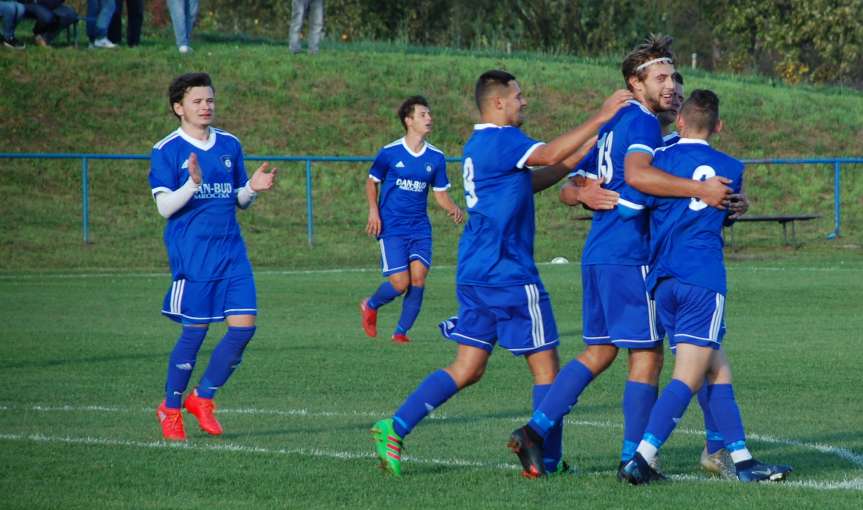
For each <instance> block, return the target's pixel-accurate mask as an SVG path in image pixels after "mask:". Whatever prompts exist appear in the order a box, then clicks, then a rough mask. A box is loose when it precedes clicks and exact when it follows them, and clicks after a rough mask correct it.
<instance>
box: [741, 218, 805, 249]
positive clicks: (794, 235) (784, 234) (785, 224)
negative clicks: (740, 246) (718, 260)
mask: <svg viewBox="0 0 863 510" xmlns="http://www.w3.org/2000/svg"><path fill="white" fill-rule="evenodd" d="M820 217H821V216H820V215H818V214H788V215H782V216H746V215H744V216H743V217H742V218H740V219H738V220H737V221H735V222H734V223H741V222H746V221H775V222H778V223H780V224H781V225H782V238H783V240H784V241H785V244H786V245H788V244H791V245H796V244H797V229H796V228H795V227H794V222H796V221H809V220H815V219H818V218H820ZM789 223H790V224H791V243H789V242H788V224H789ZM728 230H729V231H730V232H731V242H730V243H729V245H730V246H732V247H733V246H734V224H733V223H732V224H731V225H729V226H728Z"/></svg>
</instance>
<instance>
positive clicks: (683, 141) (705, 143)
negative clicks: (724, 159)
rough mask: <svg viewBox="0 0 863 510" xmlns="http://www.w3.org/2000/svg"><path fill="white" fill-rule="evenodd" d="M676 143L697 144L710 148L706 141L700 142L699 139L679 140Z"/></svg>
mask: <svg viewBox="0 0 863 510" xmlns="http://www.w3.org/2000/svg"><path fill="white" fill-rule="evenodd" d="M677 143H699V144H701V145H707V146H708V147H709V146H710V144H709V143H707V140H702V139H701V138H681V139H680V140H678V142H677Z"/></svg>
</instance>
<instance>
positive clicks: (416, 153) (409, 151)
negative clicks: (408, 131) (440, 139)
mask: <svg viewBox="0 0 863 510" xmlns="http://www.w3.org/2000/svg"><path fill="white" fill-rule="evenodd" d="M400 141H401V142H402V147H404V148H405V150H406V151H408V154H410V155H411V156H413V157H415V158H418V157H420V156H422V155H423V154H425V152H426V149H427V148H428V145H429V144H428V142H426V141H425V140H423V148H422V149H420V151H419V152H414V151H412V150H411V148H410V147H408V141H407V137H404V136H403V137H402V138H401V140H400Z"/></svg>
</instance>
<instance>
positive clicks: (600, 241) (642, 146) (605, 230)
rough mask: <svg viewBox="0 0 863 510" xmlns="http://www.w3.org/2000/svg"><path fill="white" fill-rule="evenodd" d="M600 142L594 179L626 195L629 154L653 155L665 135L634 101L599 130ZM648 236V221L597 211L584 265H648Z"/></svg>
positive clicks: (586, 242) (591, 228)
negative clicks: (626, 163) (626, 170)
mask: <svg viewBox="0 0 863 510" xmlns="http://www.w3.org/2000/svg"><path fill="white" fill-rule="evenodd" d="M598 140H599V141H598V142H597V149H596V168H595V170H594V172H595V173H593V175H592V177H596V178H598V179H600V182H601V183H602V187H603V188H605V189H609V190H611V191H616V192H618V193H622V191H623V190H624V189H625V188H627V187H628V186H627V184H626V180H625V173H624V170H625V166H624V165H625V161H626V156H627V154H629V153H631V152H644V153H648V154H653V152H654V151H655V150H656V149H657V148H659V147H661V146H662V132H661V130H660V126H659V121H658V120H657V119H656V116H655V115H653V113H652V112H650V110H648V109H647V108H645V107H644V106H643V105H642V104H640V103H638V102H637V101H630V104H629V105H627V106H626V107H624V108H621V109H620V111H618V112H617V114H616V115H615V116H614V117H613V118H612V119H611V120H610V121H608V122H607V123H606V124H605V125H604V126H603V127H602V128H601V129H600V130H599V134H598ZM588 177H591V175H590V173H588ZM648 235H649V227H648V222H647V218H646V217H643V216H642V217H637V218H633V219H630V220H624V219H623V218H621V217H620V216H619V215H618V214H617V213H616V212H615V211H614V210H611V211H594V213H593V221H592V222H591V226H590V233H589V234H588V236H587V240H586V241H585V244H584V252H583V253H582V258H581V263H582V264H583V265H592V264H619V265H644V264H647V261H648V257H649V237H648Z"/></svg>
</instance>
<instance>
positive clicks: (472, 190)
mask: <svg viewBox="0 0 863 510" xmlns="http://www.w3.org/2000/svg"><path fill="white" fill-rule="evenodd" d="M463 175H464V196H465V202H467V207H468V209H471V208H473V207H474V206H475V205H476V203H477V202H479V197H478V196H476V184H474V182H473V160H472V159H470V158H465V160H464V174H463Z"/></svg>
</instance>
